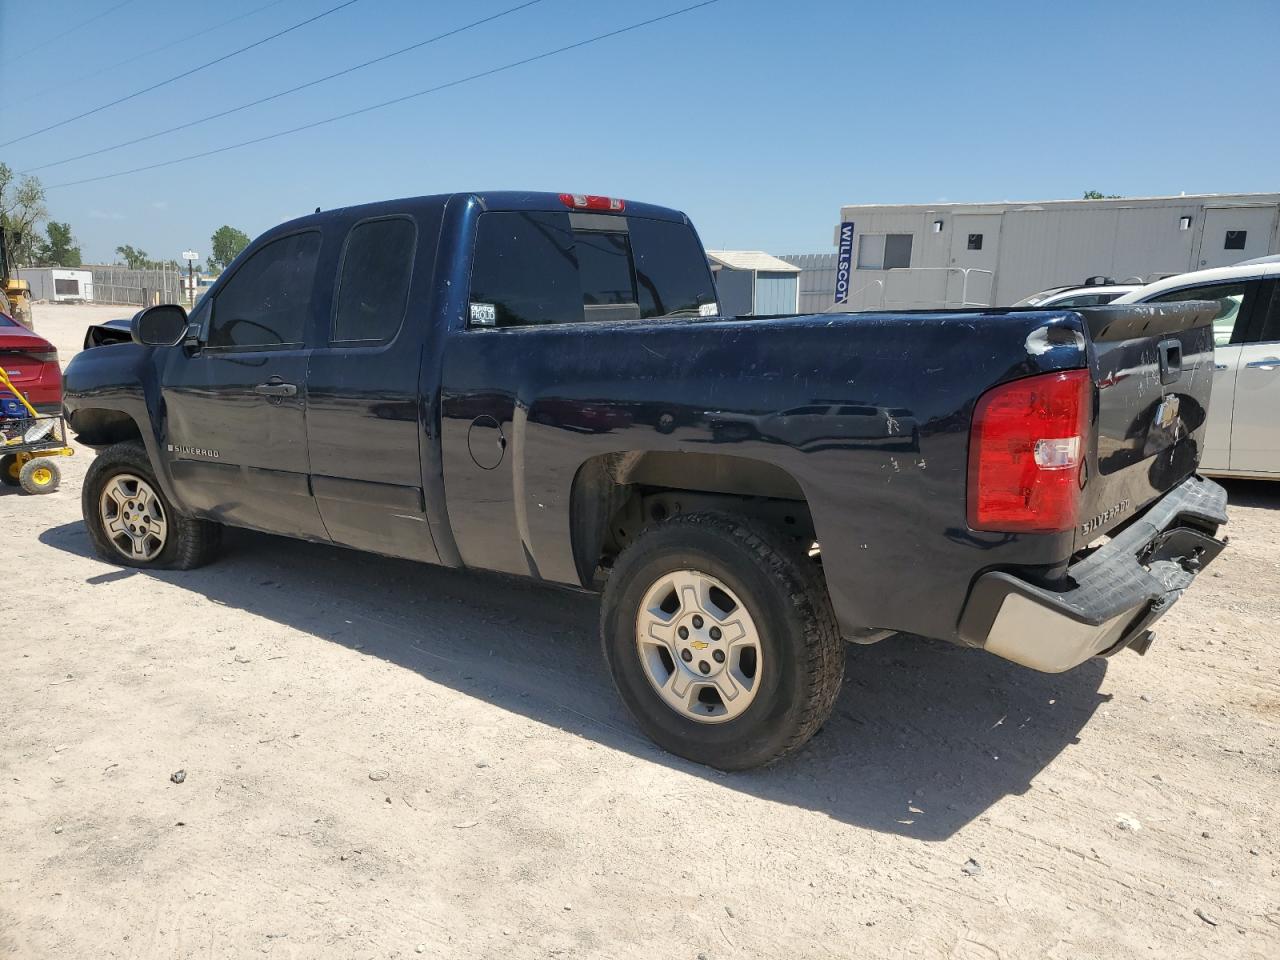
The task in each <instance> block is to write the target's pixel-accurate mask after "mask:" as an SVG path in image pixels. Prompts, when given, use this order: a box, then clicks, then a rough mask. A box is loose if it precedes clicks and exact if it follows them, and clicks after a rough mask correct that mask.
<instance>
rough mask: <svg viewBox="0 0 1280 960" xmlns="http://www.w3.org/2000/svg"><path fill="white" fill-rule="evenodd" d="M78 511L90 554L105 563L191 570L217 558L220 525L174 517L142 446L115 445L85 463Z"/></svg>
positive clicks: (174, 514)
mask: <svg viewBox="0 0 1280 960" xmlns="http://www.w3.org/2000/svg"><path fill="white" fill-rule="evenodd" d="M80 509H81V512H82V513H83V514H84V523H85V527H86V528H87V529H88V531H89V539H90V540H91V541H92V542H93V549H94V551H95V552H96V553H97V554H98V556H99V557H101V558H102V559H103V560H106V561H108V562H109V563H118V564H123V565H124V566H128V567H143V568H150V569H163V570H190V569H192V568H194V567H200V566H204V565H205V564H206V563H208V562H209V561H210V560H212V559H213V558H214V556H215V555H216V554H217V550H218V545H219V543H220V542H221V539H222V526H221V525H220V524H217V523H213V522H211V521H208V520H198V519H196V518H194V517H186V516H183V515H182V514H180V513H178V511H177V509H176V508H175V507H174V506H173V504H171V503H170V502H169V499H168V498H167V497H166V496H165V494H164V490H163V489H162V488H161V486H160V483H159V482H158V481H157V480H156V474H155V471H154V470H153V469H152V467H151V461H150V459H149V458H148V457H147V451H146V448H145V447H143V445H142V443H141V441H138V440H130V441H127V442H125V443H117V444H115V445H114V446H111V447H108V448H107V449H105V450H103V451H102V452H101V453H99V454H98V456H97V457H96V458H95V459H94V461H93V463H92V464H90V466H89V470H88V472H87V473H86V474H85V478H84V488H83V490H82V492H81V496H80Z"/></svg>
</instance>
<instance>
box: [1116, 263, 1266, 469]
mask: <svg viewBox="0 0 1280 960" xmlns="http://www.w3.org/2000/svg"><path fill="white" fill-rule="evenodd" d="M1179 300H1217V301H1219V303H1220V304H1221V307H1220V309H1219V311H1218V316H1217V318H1216V319H1215V320H1214V322H1213V339H1214V374H1213V378H1214V379H1213V397H1212V399H1211V400H1210V403H1209V414H1208V416H1209V425H1208V430H1207V431H1206V436H1205V449H1204V453H1203V455H1202V456H1201V459H1200V472H1201V473H1205V474H1209V475H1211V476H1221V477H1254V478H1257V479H1262V480H1280V257H1274V256H1273V257H1262V258H1260V259H1258V260H1251V261H1248V262H1246V263H1237V264H1236V265H1234V266H1231V267H1216V268H1214V269H1212V270H1197V271H1195V272H1194V273H1183V274H1179V275H1178V276H1176V277H1168V278H1167V279H1164V280H1159V281H1157V282H1155V283H1152V284H1148V285H1147V286H1145V287H1142V288H1141V289H1139V290H1135V291H1134V292H1132V293H1129V294H1126V295H1125V296H1123V297H1120V298H1118V299H1117V300H1115V301H1114V302H1115V303H1117V304H1121V303H1170V302H1175V301H1179Z"/></svg>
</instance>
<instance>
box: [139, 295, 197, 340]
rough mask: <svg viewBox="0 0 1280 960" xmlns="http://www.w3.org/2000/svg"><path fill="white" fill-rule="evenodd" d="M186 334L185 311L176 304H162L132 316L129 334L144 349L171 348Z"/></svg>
mask: <svg viewBox="0 0 1280 960" xmlns="http://www.w3.org/2000/svg"><path fill="white" fill-rule="evenodd" d="M186 332H187V311H186V310H184V309H182V307H180V306H178V305H177V304H176V303H162V304H160V306H158V307H147V309H145V310H139V311H138V312H137V313H136V314H134V317H133V321H132V322H131V323H130V324H129V334H130V336H132V337H133V342H134V343H140V344H142V345H143V346H144V347H172V346H174V345H175V344H177V343H180V342H181V341H182V338H183V336H184V335H185V334H186Z"/></svg>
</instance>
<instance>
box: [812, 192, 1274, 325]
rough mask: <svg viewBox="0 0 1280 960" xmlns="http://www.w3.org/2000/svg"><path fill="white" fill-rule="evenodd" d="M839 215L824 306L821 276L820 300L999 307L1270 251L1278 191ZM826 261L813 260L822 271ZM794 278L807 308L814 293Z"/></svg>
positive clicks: (894, 207)
mask: <svg viewBox="0 0 1280 960" xmlns="http://www.w3.org/2000/svg"><path fill="white" fill-rule="evenodd" d="M840 220H841V224H843V225H847V224H852V225H853V228H852V232H853V245H852V250H851V252H850V257H849V259H850V263H849V266H850V270H849V276H850V280H849V285H848V287H849V290H848V296H847V300H846V302H844V303H841V304H836V303H835V302H834V301H835V293H834V291H835V285H834V283H832V284H831V285H829V286H828V292H829V294H830V299H829V300H828V304H829V305H828V306H827V307H825V308H824V309H832V308H834V309H837V310H876V309H881V308H884V309H913V308H927V307H943V306H955V307H958V306H965V305H967V306H989V305H1007V304H1011V303H1013V302H1015V301H1017V300H1020V299H1022V298H1023V297H1025V296H1028V295H1029V294H1032V293H1035V292H1036V291H1037V290H1043V289H1046V288H1048V287H1053V286H1061V285H1066V284H1071V283H1081V282H1083V281H1084V280H1085V278H1086V277H1096V276H1105V277H1112V278H1114V279H1115V280H1117V281H1121V280H1126V279H1129V278H1133V277H1139V278H1141V279H1142V280H1146V281H1149V280H1154V279H1158V278H1160V277H1163V276H1168V275H1170V274H1176V273H1185V272H1186V271H1188V270H1199V269H1202V268H1205V267H1217V266H1227V265H1229V264H1232V263H1238V262H1240V261H1241V260H1249V259H1252V258H1253V257H1260V256H1264V255H1266V254H1271V253H1280V193H1234V194H1203V195H1198V196H1180V197H1141V198H1124V199H1115V200H1048V201H1043V202H1038V203H1008V202H1005V203H927V204H923V203H922V204H862V205H857V204H855V205H850V206H846V207H842V208H841V210H840ZM840 232H841V227H840V226H837V227H836V233H835V239H836V244H837V246H839V243H840ZM837 258H838V255H830V254H828V255H826V257H823V259H822V260H821V261H815V263H814V266H815V267H818V268H819V269H827V270H833V271H834V270H835V269H838V267H837ZM787 259H788V260H791V261H792V262H794V263H799V264H800V265H801V266H804V264H803V263H802V262H801V261H802V259H803V258H800V257H788V258H787ZM808 269H809V268H808V267H806V270H808ZM831 275H832V277H833V278H834V275H835V274H834V272H833V273H832V274H831ZM806 279H807V278H802V280H801V284H800V285H801V291H802V292H801V300H802V301H804V303H803V308H804V309H805V310H810V309H814V306H815V304H814V303H813V302H812V301H814V300H816V299H817V298H816V297H813V296H812V295H811V290H812V284H811V283H808V284H807V283H806Z"/></svg>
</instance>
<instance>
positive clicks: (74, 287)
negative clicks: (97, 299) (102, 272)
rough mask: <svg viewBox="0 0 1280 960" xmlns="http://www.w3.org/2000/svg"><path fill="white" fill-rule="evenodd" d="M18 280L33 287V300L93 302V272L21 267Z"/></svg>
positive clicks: (58, 268)
mask: <svg viewBox="0 0 1280 960" xmlns="http://www.w3.org/2000/svg"><path fill="white" fill-rule="evenodd" d="M18 279H19V280H25V281H27V283H29V284H30V285H31V299H32V300H51V301H53V302H55V303H63V302H71V301H80V300H83V301H92V300H93V272H92V271H90V270H68V269H63V268H62V267H20V268H19V269H18Z"/></svg>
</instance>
